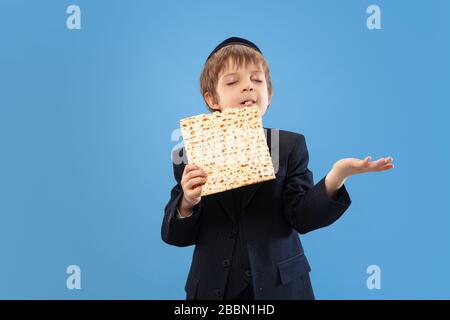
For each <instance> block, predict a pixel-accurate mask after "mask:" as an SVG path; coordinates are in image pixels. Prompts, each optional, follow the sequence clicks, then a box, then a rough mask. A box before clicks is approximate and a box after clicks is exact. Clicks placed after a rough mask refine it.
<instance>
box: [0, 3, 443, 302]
mask: <svg viewBox="0 0 450 320" xmlns="http://www.w3.org/2000/svg"><path fill="white" fill-rule="evenodd" d="M72 4H75V5H78V6H79V7H80V9H81V29H79V30H77V29H75V30H69V29H68V28H67V27H66V20H67V18H68V16H69V14H68V13H66V9H67V7H68V6H70V5H72ZM372 4H375V5H378V6H379V7H380V9H381V29H380V30H369V29H368V28H367V26H366V20H367V17H368V16H369V14H367V13H366V9H367V7H368V6H369V5H372ZM449 14H450V2H448V1H445V0H441V1H439V0H435V1H424V0H422V1H382V0H371V1H366V0H346V1H339V2H338V1H331V0H330V1H324V0H321V1H317V0H314V1H313V0H308V1H260V0H258V1H256V0H249V1H244V2H242V1H214V2H213V1H144V0H140V1H137V0H136V1H100V0H97V1H92V0H72V1H62V0H54V1H50V0H49V1H20V0H0V254H1V256H0V298H3V299H9V298H24V299H31V298H38V299H46V298H56V299H79V298H81V299H96V298H100V299H115V298H124V299H184V297H185V293H184V283H185V279H186V276H187V273H188V270H189V265H190V261H191V256H192V251H193V247H189V248H176V247H171V246H168V245H166V244H165V243H163V242H162V241H161V236H160V227H161V221H162V218H163V210H164V206H165V204H166V203H167V201H168V199H169V192H170V189H171V188H172V187H173V185H174V181H175V180H174V177H173V172H172V165H171V158H170V154H171V150H172V148H173V147H174V146H175V145H177V144H178V143H180V141H178V140H176V141H173V139H172V138H171V135H172V133H173V132H174V130H176V129H177V128H178V120H179V119H181V118H184V117H187V116H191V115H195V114H200V113H205V112H207V109H206V107H205V105H204V103H203V100H202V97H201V95H200V93H199V84H198V83H199V76H200V72H201V69H202V66H203V63H204V61H205V59H206V57H207V55H208V54H209V53H210V52H211V50H212V49H213V48H214V47H215V46H216V45H217V44H218V43H219V42H220V41H222V40H224V39H225V38H227V37H229V36H241V37H244V38H248V39H250V40H252V41H254V42H255V43H256V44H257V45H258V46H259V47H260V48H261V50H262V51H263V53H264V55H265V57H266V58H267V60H268V62H269V65H270V67H271V75H272V81H273V85H274V98H273V102H272V104H271V106H270V108H269V110H268V112H267V113H266V115H265V116H264V118H263V122H264V125H265V126H266V127H272V128H280V129H285V130H290V131H295V132H299V133H302V134H304V135H305V137H306V142H307V146H308V148H309V153H310V164H309V168H310V170H311V171H312V172H313V173H314V178H315V179H314V180H315V182H318V181H319V180H320V179H321V178H322V177H323V176H325V175H326V174H327V172H328V171H329V170H330V169H331V167H332V165H333V163H334V162H335V161H337V160H339V159H341V158H344V157H358V158H364V157H365V156H367V155H371V156H372V157H373V158H374V159H376V158H378V157H383V156H389V155H390V156H393V157H394V164H395V168H394V169H392V170H390V171H387V172H382V173H368V174H364V175H357V176H353V177H350V178H349V179H348V180H347V182H346V186H347V189H348V190H349V193H350V196H351V198H352V205H351V206H350V208H349V209H348V211H347V212H346V213H345V215H344V216H343V217H342V218H341V219H340V220H338V221H337V222H336V223H335V224H333V225H332V226H330V227H328V228H325V229H320V230H317V231H315V232H313V233H310V234H307V235H304V236H302V239H303V243H304V247H305V252H306V255H307V256H308V258H309V260H310V263H311V266H312V272H311V277H312V281H313V286H314V290H315V294H316V297H317V298H319V299H334V298H339V299H348V298H356V299H372V298H377V299H378V298H380V299H391V298H402V299H409V298H413V299H418V298H426V299H430V298H438V299H441V298H447V299H448V298H450V290H449V285H450V279H449V275H448V270H449V269H450V257H449V253H450V250H449V249H450V248H449V247H450V235H449V233H448V230H449V226H450V215H449V213H450V210H449V206H448V202H447V200H448V194H447V193H448V190H449V188H448V183H449V181H450V174H449V173H450V170H449V168H448V163H449V162H450V157H449V151H448V150H449V147H448V137H449V136H450V128H449V126H448V119H449V114H450V113H449V111H448V107H449V106H450V99H449V95H448V89H449V83H450V81H449V80H450V63H449V57H450V46H449V39H450V37H449V36H450V25H449V24H450V23H449V19H448V16H449ZM69 265H78V266H79V267H80V268H81V289H80V290H77V289H75V290H69V289H68V288H67V287H66V279H67V278H68V276H69V275H68V274H67V273H66V268H67V267H68V266H69ZM370 265H377V266H379V267H380V269H381V289H374V290H369V289H368V287H367V285H366V280H367V278H368V277H369V274H368V273H367V272H366V268H367V267H368V266H370Z"/></svg>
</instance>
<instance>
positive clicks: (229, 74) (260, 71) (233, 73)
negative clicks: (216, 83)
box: [222, 70, 263, 77]
mask: <svg viewBox="0 0 450 320" xmlns="http://www.w3.org/2000/svg"><path fill="white" fill-rule="evenodd" d="M250 72H251V73H258V72H259V73H263V71H262V70H253V71H250ZM235 74H237V72H232V73H227V74H224V75H223V76H222V77H226V76H231V75H235Z"/></svg>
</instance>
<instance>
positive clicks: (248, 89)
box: [242, 83, 254, 92]
mask: <svg viewBox="0 0 450 320" xmlns="http://www.w3.org/2000/svg"><path fill="white" fill-rule="evenodd" d="M253 90H254V89H253V85H252V84H251V83H248V84H246V85H244V88H243V89H242V91H243V92H244V91H253Z"/></svg>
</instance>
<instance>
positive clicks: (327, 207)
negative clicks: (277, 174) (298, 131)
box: [283, 135, 351, 234]
mask: <svg viewBox="0 0 450 320" xmlns="http://www.w3.org/2000/svg"><path fill="white" fill-rule="evenodd" d="M308 162H309V154H308V149H307V147H306V142H305V137H304V136H303V135H299V136H298V138H297V140H296V143H295V146H294V147H293V150H292V153H291V154H290V156H289V160H288V167H287V173H286V180H285V184H284V186H283V203H284V208H283V213H284V215H285V216H286V218H287V219H288V221H289V223H290V224H291V225H292V227H293V228H295V229H296V230H297V231H298V232H299V233H301V234H305V233H307V232H310V231H313V230H315V229H319V228H322V227H325V226H328V225H330V224H332V223H333V222H334V221H336V220H337V219H338V218H339V217H340V216H341V215H342V214H343V213H344V212H345V210H347V208H348V207H349V206H350V204H351V200H350V196H349V194H348V193H347V189H346V188H345V185H343V186H342V187H341V188H340V189H339V190H338V192H337V193H336V195H335V197H334V198H331V197H330V196H329V195H328V193H327V191H326V188H325V177H323V178H322V180H320V181H319V182H318V183H317V184H316V185H314V181H313V174H312V172H311V171H310V170H309V169H308Z"/></svg>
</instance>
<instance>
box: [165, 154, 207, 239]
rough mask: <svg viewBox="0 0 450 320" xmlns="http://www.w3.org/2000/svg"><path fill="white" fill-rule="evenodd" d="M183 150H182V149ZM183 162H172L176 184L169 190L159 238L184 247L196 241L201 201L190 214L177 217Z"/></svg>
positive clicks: (180, 196)
mask: <svg viewBox="0 0 450 320" xmlns="http://www.w3.org/2000/svg"><path fill="white" fill-rule="evenodd" d="M183 151H184V150H183ZM184 167H185V164H184V163H181V164H175V163H174V164H173V172H174V175H175V180H176V182H177V184H176V185H175V186H174V187H173V188H172V191H171V192H170V200H169V202H168V203H167V205H166V207H165V209H164V219H163V222H162V226H161V238H162V240H163V241H164V242H166V243H168V244H171V245H174V246H178V247H186V246H190V245H193V244H195V243H196V242H197V236H198V232H199V229H200V215H201V211H202V204H201V203H202V201H200V202H199V204H197V205H196V206H195V207H194V209H193V213H192V215H191V216H189V217H186V218H183V219H180V218H178V217H177V207H178V204H179V202H180V200H181V198H182V197H183V189H182V187H181V178H182V176H183V171H184Z"/></svg>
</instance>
